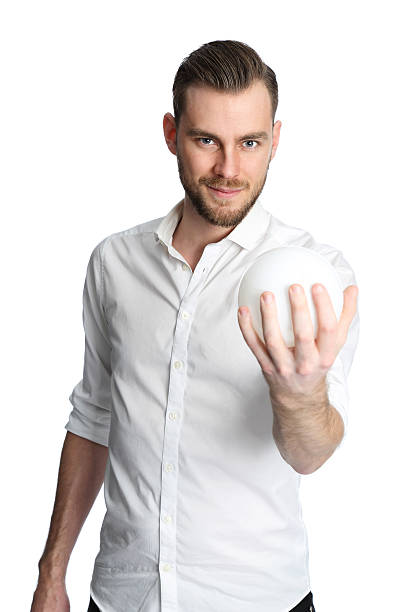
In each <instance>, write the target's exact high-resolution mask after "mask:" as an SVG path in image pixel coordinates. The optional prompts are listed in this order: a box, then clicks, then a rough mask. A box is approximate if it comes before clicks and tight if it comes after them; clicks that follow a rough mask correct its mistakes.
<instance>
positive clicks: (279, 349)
mask: <svg viewBox="0 0 408 612" xmlns="http://www.w3.org/2000/svg"><path fill="white" fill-rule="evenodd" d="M268 295H270V296H271V301H270V302H267V301H265V299H264V296H268ZM260 304H261V306H260V308H261V316H262V328H263V336H264V340H265V345H266V350H267V351H268V353H269V355H270V357H271V359H272V361H273V364H274V366H275V369H276V370H277V371H278V372H282V371H283V370H284V369H286V371H288V370H293V363H294V359H293V355H292V354H291V352H290V351H289V349H288V346H287V344H286V342H285V340H284V338H283V336H282V331H281V328H280V325H279V318H278V307H277V303H276V299H275V296H274V294H273V293H272V292H271V291H264V293H263V294H262V295H261V296H260Z"/></svg>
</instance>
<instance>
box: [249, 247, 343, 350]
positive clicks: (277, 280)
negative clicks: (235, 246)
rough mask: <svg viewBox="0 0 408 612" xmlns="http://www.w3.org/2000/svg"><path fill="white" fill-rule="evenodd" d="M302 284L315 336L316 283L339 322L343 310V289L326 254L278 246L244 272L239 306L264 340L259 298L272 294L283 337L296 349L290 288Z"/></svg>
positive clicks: (260, 257) (263, 254) (302, 248)
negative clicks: (327, 299) (324, 290)
mask: <svg viewBox="0 0 408 612" xmlns="http://www.w3.org/2000/svg"><path fill="white" fill-rule="evenodd" d="M295 283H296V284H298V285H302V287H303V289H304V292H305V295H306V300H307V303H308V306H309V311H310V315H311V319H312V323H313V329H314V337H315V338H316V336H317V331H318V324H317V315H316V309H315V306H314V301H313V297H312V291H311V289H312V286H313V285H314V284H315V283H320V284H322V285H324V287H325V288H326V289H327V291H328V293H329V296H330V298H331V301H332V304H333V308H334V311H335V313H336V317H337V320H339V318H340V315H341V311H342V309H343V286H342V282H341V278H340V276H339V274H338V272H337V270H336V269H335V267H334V266H333V265H332V264H331V263H330V262H329V261H328V260H327V259H325V257H324V256H323V255H320V254H319V253H316V252H315V251H312V250H311V249H308V248H306V247H301V246H285V247H277V248H275V249H272V250H270V251H266V252H265V253H262V255H260V256H259V257H258V258H257V259H256V260H255V261H254V263H253V264H252V265H251V267H250V268H248V270H247V271H246V272H245V274H244V276H243V277H242V280H241V284H240V286H239V292H238V306H248V307H249V309H250V312H251V318H252V323H253V326H254V328H255V329H256V331H257V332H258V335H259V337H260V338H261V340H263V341H265V339H264V336H263V328H262V316H261V310H260V308H261V304H260V296H261V294H262V293H263V292H264V291H272V293H273V294H274V295H275V301H276V305H277V311H278V321H279V326H280V329H281V332H282V336H283V339H284V341H285V342H286V345H287V346H288V347H293V346H295V338H294V334H293V326H292V313H291V306H290V298H289V287H290V286H291V285H293V284H295Z"/></svg>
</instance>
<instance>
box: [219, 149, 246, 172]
mask: <svg viewBox="0 0 408 612" xmlns="http://www.w3.org/2000/svg"><path fill="white" fill-rule="evenodd" d="M239 171H240V160H239V151H237V150H234V149H228V150H226V149H224V151H220V152H219V153H218V155H217V159H216V162H215V165H214V172H215V173H216V174H218V175H219V176H223V177H224V178H228V179H232V178H234V177H236V176H239Z"/></svg>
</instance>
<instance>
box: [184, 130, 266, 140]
mask: <svg viewBox="0 0 408 612" xmlns="http://www.w3.org/2000/svg"><path fill="white" fill-rule="evenodd" d="M187 136H199V137H201V138H208V137H209V138H212V139H213V140H220V138H219V137H218V136H216V135H215V134H211V133H210V132H205V131H204V130H200V129H199V128H190V129H189V130H187ZM268 138H269V136H268V134H267V132H251V133H250V134H245V135H244V136H239V138H237V142H241V140H268Z"/></svg>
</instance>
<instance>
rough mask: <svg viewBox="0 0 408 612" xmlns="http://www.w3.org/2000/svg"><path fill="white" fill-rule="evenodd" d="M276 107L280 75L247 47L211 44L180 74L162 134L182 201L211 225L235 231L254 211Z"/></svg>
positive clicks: (274, 136) (271, 151)
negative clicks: (223, 192) (233, 191)
mask: <svg viewBox="0 0 408 612" xmlns="http://www.w3.org/2000/svg"><path fill="white" fill-rule="evenodd" d="M277 104H278V86H277V83H276V78H275V73H274V72H273V71H272V70H271V69H270V68H269V67H268V66H267V65H266V64H264V63H263V62H262V60H261V58H260V57H259V56H258V54H257V53H256V52H255V51H254V50H253V49H251V47H249V46H248V45H246V44H244V43H241V42H238V41H231V40H225V41H214V42H211V43H207V44H205V45H202V46H201V47H200V48H199V49H197V50H196V51H193V52H192V53H191V54H190V55H189V56H188V57H187V58H185V59H184V61H183V63H182V64H181V66H180V67H179V69H178V71H177V74H176V77H175V80H174V84H173V106H174V117H173V115H171V114H170V113H166V115H165V116H164V118H163V129H164V134H165V139H166V142H167V146H168V147H169V149H170V151H171V152H172V153H174V155H176V156H177V163H178V169H179V175H180V181H181V183H182V185H183V187H184V190H185V194H186V195H185V197H186V198H188V199H189V201H190V202H191V204H192V206H193V207H194V209H195V210H196V211H197V212H198V214H200V215H201V216H202V217H203V218H205V219H206V220H207V221H208V222H209V223H211V224H213V225H217V226H223V227H232V226H235V225H237V224H238V223H239V222H240V221H242V219H243V218H244V217H245V216H246V214H247V213H248V212H249V210H250V209H251V208H252V206H253V205H254V204H255V202H256V200H257V198H258V197H259V195H260V193H261V191H262V189H263V186H264V184H265V181H266V177H267V173H268V168H269V163H270V161H271V159H272V158H273V157H274V155H275V151H276V148H277V146H278V142H279V132H280V126H281V122H280V121H277V122H275V121H274V119H275V112H276V108H277ZM211 187H216V188H217V187H218V188H219V189H240V190H241V191H239V192H237V193H236V195H233V197H230V198H225V197H222V196H221V195H220V193H219V192H216V191H214V189H211Z"/></svg>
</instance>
